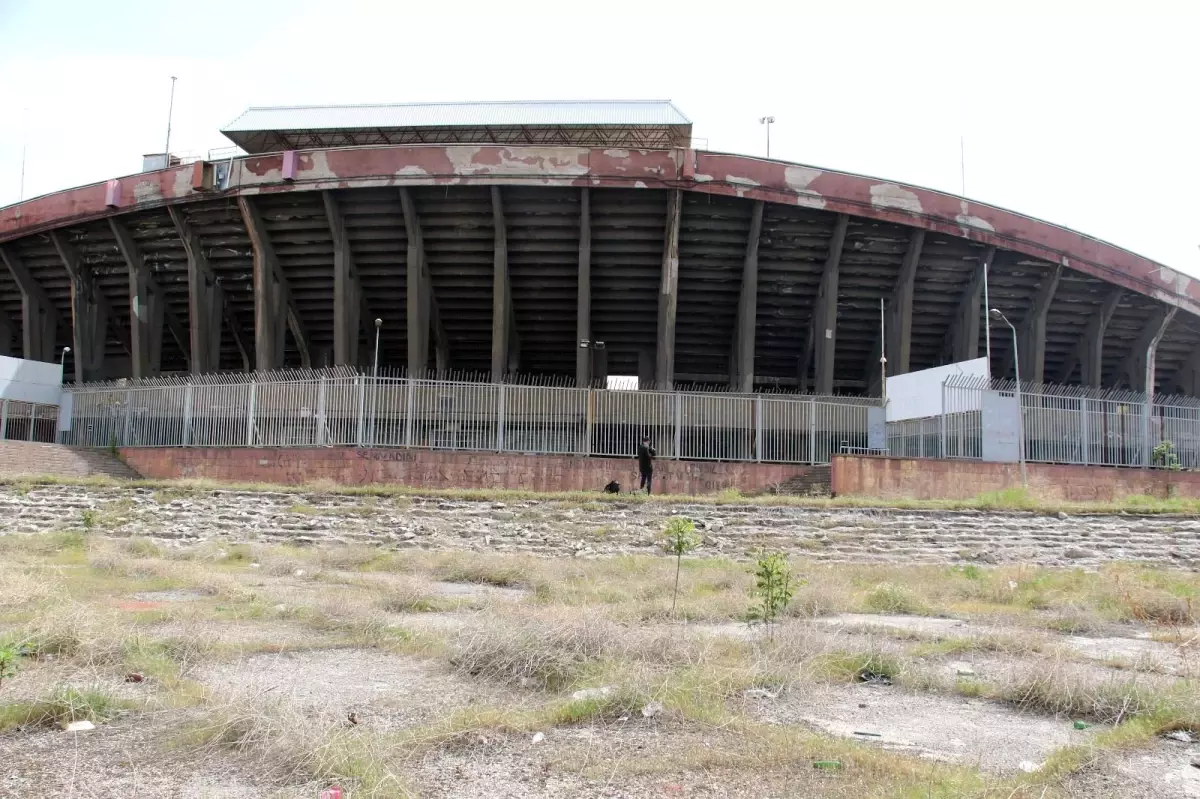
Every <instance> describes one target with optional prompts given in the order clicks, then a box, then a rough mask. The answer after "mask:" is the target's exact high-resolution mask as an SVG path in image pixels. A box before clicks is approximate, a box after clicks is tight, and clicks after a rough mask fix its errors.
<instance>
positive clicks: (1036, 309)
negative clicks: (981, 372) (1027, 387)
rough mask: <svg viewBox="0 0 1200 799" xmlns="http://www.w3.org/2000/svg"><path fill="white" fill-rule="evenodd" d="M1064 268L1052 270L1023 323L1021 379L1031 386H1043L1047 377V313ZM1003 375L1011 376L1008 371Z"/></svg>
mask: <svg viewBox="0 0 1200 799" xmlns="http://www.w3.org/2000/svg"><path fill="white" fill-rule="evenodd" d="M1062 270H1063V268H1062V265H1061V264H1058V265H1055V266H1054V267H1052V268H1051V271H1050V274H1048V275H1047V276H1046V277H1045V278H1044V279H1043V280H1042V282H1041V285H1039V286H1038V288H1037V292H1036V293H1035V294H1034V296H1033V306H1032V307H1031V308H1030V309H1029V313H1028V314H1026V316H1025V318H1024V319H1023V320H1022V321H1021V328H1020V331H1019V333H1018V335H1017V342H1018V344H1019V346H1020V356H1021V377H1022V379H1024V380H1026V381H1028V382H1030V383H1034V384H1037V383H1042V382H1045V378H1046V314H1047V313H1048V312H1049V311H1050V303H1051V302H1052V301H1053V300H1054V292H1055V291H1056V290H1057V289H1058V281H1059V279H1060V278H1061V277H1062ZM1003 374H1008V369H1007V368H1005V370H1004V372H1003Z"/></svg>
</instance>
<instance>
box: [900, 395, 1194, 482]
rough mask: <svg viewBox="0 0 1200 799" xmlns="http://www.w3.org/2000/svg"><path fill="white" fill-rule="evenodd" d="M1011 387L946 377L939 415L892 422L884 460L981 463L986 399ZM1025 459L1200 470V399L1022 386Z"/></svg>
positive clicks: (985, 430)
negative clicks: (889, 456)
mask: <svg viewBox="0 0 1200 799" xmlns="http://www.w3.org/2000/svg"><path fill="white" fill-rule="evenodd" d="M1016 389H1017V386H1016V383H1015V382H1014V381H1012V380H994V381H990V382H989V381H986V380H978V379H974V378H963V377H957V378H950V379H949V380H947V381H946V383H945V384H944V385H943V386H942V413H941V415H939V416H933V417H928V418H924V419H911V420H906V421H900V422H889V423H888V425H887V437H888V450H889V454H891V455H895V456H899V457H910V458H971V459H980V458H982V457H983V449H984V436H985V435H988V434H989V433H988V430H987V424H986V422H985V419H984V411H983V396H984V394H986V393H989V392H991V393H993V394H998V395H1001V396H1007V397H1013V398H1015V397H1016V394H1017V390H1016ZM1020 399H1021V405H1020V407H1021V420H1020V425H1021V432H1022V438H1023V443H1024V447H1025V458H1026V460H1029V461H1034V462H1040V463H1065V464H1084V465H1092V466H1151V467H1169V468H1174V467H1178V468H1182V469H1195V468H1200V400H1197V399H1195V398H1193V397H1180V396H1169V397H1168V396H1156V397H1153V398H1151V399H1150V402H1149V404H1147V397H1146V395H1145V394H1143V393H1140V392H1135V391H1125V390H1096V389H1086V388H1079V387H1070V386H1051V385H1034V384H1023V385H1022V386H1021V391H1020Z"/></svg>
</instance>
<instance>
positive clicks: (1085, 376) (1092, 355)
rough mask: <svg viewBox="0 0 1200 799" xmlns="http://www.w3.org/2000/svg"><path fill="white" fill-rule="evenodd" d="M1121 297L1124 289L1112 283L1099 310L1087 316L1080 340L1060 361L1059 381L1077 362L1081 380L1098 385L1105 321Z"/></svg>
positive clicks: (1062, 379)
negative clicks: (1065, 358) (1064, 358)
mask: <svg viewBox="0 0 1200 799" xmlns="http://www.w3.org/2000/svg"><path fill="white" fill-rule="evenodd" d="M1122 296H1124V291H1123V290H1122V289H1121V288H1120V287H1119V286H1114V287H1113V288H1112V289H1110V290H1109V292H1108V295H1107V296H1106V297H1105V298H1104V302H1103V303H1102V304H1101V306H1100V310H1099V312H1098V313H1094V314H1092V316H1091V317H1090V318H1089V319H1088V323H1087V327H1085V328H1084V330H1083V334H1082V335H1081V336H1080V337H1079V343H1078V344H1077V345H1076V346H1075V349H1074V350H1073V351H1072V352H1071V354H1070V355H1069V356H1067V360H1066V361H1064V362H1063V366H1062V369H1061V371H1059V373H1058V382H1059V383H1065V382H1067V380H1069V379H1070V378H1071V375H1072V374H1073V373H1074V372H1075V367H1076V365H1078V366H1079V367H1080V370H1079V371H1080V383H1082V384H1083V385H1085V386H1087V387H1089V388H1100V387H1101V383H1102V382H1103V371H1104V334H1105V332H1106V331H1107V330H1108V323H1109V322H1110V321H1111V320H1112V316H1113V313H1114V312H1116V310H1117V306H1118V305H1119V304H1120V302H1121V297H1122Z"/></svg>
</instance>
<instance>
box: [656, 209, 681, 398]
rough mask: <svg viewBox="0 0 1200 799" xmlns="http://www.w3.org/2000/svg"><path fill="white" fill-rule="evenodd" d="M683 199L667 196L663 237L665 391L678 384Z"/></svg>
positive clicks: (661, 357) (661, 374)
mask: <svg viewBox="0 0 1200 799" xmlns="http://www.w3.org/2000/svg"><path fill="white" fill-rule="evenodd" d="M682 212H683V198H682V196H681V195H680V192H679V190H678V189H672V190H671V192H670V194H668V195H667V225H666V231H665V233H664V237H663V258H662V276H661V279H660V281H659V290H658V336H657V339H656V341H655V346H656V348H657V358H656V359H655V368H654V382H655V384H656V387H657V388H659V389H660V390H663V391H670V390H671V388H672V387H673V386H674V385H675V312H676V310H677V308H678V307H679V220H680V217H681V215H682Z"/></svg>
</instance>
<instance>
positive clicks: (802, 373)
mask: <svg viewBox="0 0 1200 799" xmlns="http://www.w3.org/2000/svg"><path fill="white" fill-rule="evenodd" d="M815 324H816V323H815V321H814V320H812V319H809V322H808V327H807V328H806V329H805V331H804V336H803V338H802V339H801V341H800V354H799V355H798V356H797V358H796V387H797V390H798V391H800V392H805V391H808V368H809V366H811V365H812V350H813V330H814V326H815Z"/></svg>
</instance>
